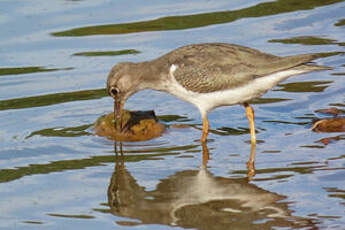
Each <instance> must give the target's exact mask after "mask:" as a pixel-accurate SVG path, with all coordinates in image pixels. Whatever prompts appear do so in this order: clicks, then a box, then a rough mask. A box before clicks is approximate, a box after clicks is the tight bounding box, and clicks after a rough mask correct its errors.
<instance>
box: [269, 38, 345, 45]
mask: <svg viewBox="0 0 345 230" xmlns="http://www.w3.org/2000/svg"><path fill="white" fill-rule="evenodd" d="M269 42H276V43H284V44H301V45H340V46H345V43H344V42H337V40H334V39H329V38H320V37H314V36H300V37H292V38H286V39H272V40H269Z"/></svg>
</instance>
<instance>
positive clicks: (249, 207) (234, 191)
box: [98, 145, 316, 229]
mask: <svg viewBox="0 0 345 230" xmlns="http://www.w3.org/2000/svg"><path fill="white" fill-rule="evenodd" d="M202 148H203V163H202V165H201V167H200V169H199V170H182V171H180V172H176V173H175V174H173V175H170V176H168V177H167V178H165V179H162V180H160V182H159V184H158V185H157V186H156V188H155V189H154V190H150V191H146V189H145V188H144V187H142V186H140V185H139V183H138V182H137V180H136V179H135V178H134V177H133V176H132V175H131V173H130V172H129V170H127V169H126V166H125V155H124V154H123V153H122V146H121V145H120V146H119V151H118V148H117V147H115V152H116V158H115V170H114V173H113V175H112V178H111V180H110V184H109V187H108V205H109V207H110V210H109V211H110V213H111V214H113V215H115V216H120V217H127V218H132V219H133V220H129V221H117V224H119V225H124V226H135V225H144V224H161V225H169V226H180V227H183V228H195V229H272V228H274V227H292V228H303V227H309V228H313V227H316V226H315V225H316V223H315V221H314V220H312V219H308V218H302V217H297V216H293V215H292V212H293V211H292V210H291V209H289V206H288V202H286V201H284V199H286V197H285V196H282V195H280V194H277V193H273V192H270V191H267V190H264V189H262V188H260V187H258V186H256V185H254V184H252V183H251V182H250V179H249V178H248V177H245V178H237V179H233V178H225V177H217V176H214V175H213V174H212V173H211V172H209V170H208V169H207V161H208V150H207V146H206V145H204V146H202ZM98 211H101V212H108V211H106V210H105V209H104V210H98Z"/></svg>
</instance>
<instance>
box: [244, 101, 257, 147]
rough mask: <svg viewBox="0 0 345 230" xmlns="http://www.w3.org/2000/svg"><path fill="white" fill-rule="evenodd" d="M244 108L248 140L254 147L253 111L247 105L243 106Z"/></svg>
mask: <svg viewBox="0 0 345 230" xmlns="http://www.w3.org/2000/svg"><path fill="white" fill-rule="evenodd" d="M244 107H245V108H246V115H247V118H248V121H249V128H250V138H251V142H252V145H256V137H255V125H254V109H253V107H251V106H250V105H248V103H245V104H244Z"/></svg>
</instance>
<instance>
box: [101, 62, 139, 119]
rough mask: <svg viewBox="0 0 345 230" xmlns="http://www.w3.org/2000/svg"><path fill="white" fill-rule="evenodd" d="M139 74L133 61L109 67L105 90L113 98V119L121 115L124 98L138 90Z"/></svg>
mask: <svg viewBox="0 0 345 230" xmlns="http://www.w3.org/2000/svg"><path fill="white" fill-rule="evenodd" d="M139 76H140V73H139V72H138V70H137V68H136V64H135V63H131V62H122V63H118V64H116V65H115V66H114V67H113V68H112V69H111V71H110V73H109V75H108V79H107V92H108V94H109V95H110V96H111V97H112V98H114V100H115V103H114V116H115V120H116V119H119V118H121V117H122V110H123V107H124V104H125V102H126V100H127V99H128V98H129V97H130V96H131V95H133V94H134V93H136V92H137V91H139V90H140V84H139V83H140V80H139V79H140V77H139ZM120 123H121V122H120ZM121 126H122V125H121Z"/></svg>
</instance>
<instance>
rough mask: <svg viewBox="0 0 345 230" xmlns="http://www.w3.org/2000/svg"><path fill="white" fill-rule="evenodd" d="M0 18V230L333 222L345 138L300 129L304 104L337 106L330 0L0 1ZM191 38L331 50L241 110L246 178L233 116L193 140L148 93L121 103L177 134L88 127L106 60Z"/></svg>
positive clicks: (280, 49)
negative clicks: (111, 135)
mask: <svg viewBox="0 0 345 230" xmlns="http://www.w3.org/2000/svg"><path fill="white" fill-rule="evenodd" d="M0 9H6V10H1V14H0V25H1V28H2V29H1V37H0V120H1V124H2V127H1V129H0V140H1V141H0V228H1V229H38V228H40V229H63V228H65V229H79V228H80V229H81V228H82V229H95V228H100V229H133V228H135V229H170V228H174V229H176V228H177V229H183V228H193V229H229V228H231V227H232V228H233V229H342V228H343V226H344V225H345V215H344V214H345V213H344V210H345V208H344V206H345V200H344V199H345V185H344V179H345V151H344V146H345V144H344V143H345V133H316V132H312V131H311V129H310V127H311V124H312V120H313V119H315V118H324V117H331V116H330V115H324V114H321V113H318V112H316V111H317V110H319V109H324V108H329V107H336V108H338V109H340V110H344V109H345V108H344V107H345V96H344V95H345V94H344V92H345V88H344V86H345V78H344V77H345V66H344V63H345V56H344V55H343V54H342V52H345V50H344V44H345V40H344V34H345V25H344V20H345V18H344V17H345V16H344V15H345V14H344V12H345V3H344V1H340V0H338V1H336V0H333V1H321V0H320V1H318V0H316V1H315V0H313V1H311V0H310V1H309V0H306V1H297V0H278V1H259V0H258V1H254V0H253V1H246V3H243V1H231V2H230V1H188V3H186V1H164V2H163V1H149V2H147V1H145V3H143V2H142V1H109V0H99V1H91V0H83V1H72V0H65V1H63V0H51V1H43V0H36V1H32V0H29V1H19V0H2V1H1V2H0ZM201 42H229V43H236V44H240V45H244V46H249V47H252V48H256V49H260V50H262V51H265V52H269V53H272V54H275V55H281V56H286V55H293V54H300V53H326V52H327V53H331V54H332V55H329V56H327V57H324V58H320V59H317V60H316V63H317V64H320V65H327V66H331V67H333V68H334V69H333V70H328V71H322V72H314V73H308V74H304V75H300V76H295V77H291V78H289V79H288V80H286V81H284V82H283V83H282V84H280V85H279V86H277V87H275V88H274V89H273V90H272V91H270V92H268V93H267V94H266V95H264V97H263V98H261V99H259V100H255V101H254V102H253V107H254V109H255V115H256V129H257V138H258V145H257V147H256V160H255V169H256V170H255V173H256V175H255V176H253V177H248V173H249V174H252V173H253V171H252V169H249V170H248V168H247V164H246V162H247V161H248V159H249V156H250V154H251V152H252V151H254V150H255V149H251V146H250V144H249V143H250V135H249V129H248V121H247V119H246V117H245V112H244V109H243V108H242V107H240V106H233V107H223V108H219V109H216V110H214V111H213V112H212V113H210V115H209V119H210V122H211V129H212V130H211V133H210V135H209V141H208V144H207V146H202V145H201V144H200V143H199V142H198V140H199V138H200V135H201V131H200V129H201V118H200V115H199V112H198V111H197V109H195V108H194V107H192V106H191V105H189V104H187V103H185V102H183V101H180V100H178V99H176V98H175V97H173V96H170V95H167V94H164V93H160V92H154V91H150V90H147V91H143V92H140V93H138V94H136V95H134V96H133V97H132V98H131V99H130V100H129V101H128V102H127V104H126V109H129V110H154V111H155V113H156V115H157V116H158V117H159V118H160V119H161V121H162V122H163V123H164V124H166V125H188V127H189V128H183V129H182V128H170V129H168V131H167V132H166V133H165V134H164V135H163V136H161V137H159V138H156V139H154V140H151V141H146V142H136V143H123V144H122V145H120V144H117V145H116V146H114V143H113V142H112V141H109V140H107V139H105V138H103V137H98V136H95V135H94V131H93V130H92V125H93V123H94V122H95V121H96V120H97V118H98V117H100V116H102V115H104V114H106V113H109V112H111V111H112V109H113V101H112V99H111V98H110V97H108V96H107V95H106V92H105V90H104V88H105V80H106V76H107V73H108V71H109V70H110V68H111V67H112V66H113V65H114V64H115V63H117V62H120V61H145V60H150V59H153V58H156V57H158V56H160V55H162V54H164V53H166V52H168V51H170V50H172V49H174V48H177V47H179V46H182V45H186V44H190V43H201ZM328 137H334V140H333V141H331V142H330V143H329V144H327V145H326V144H324V143H325V142H320V140H321V139H323V138H328ZM207 152H209V157H210V158H209V159H207V157H205V156H206V153H207Z"/></svg>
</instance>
